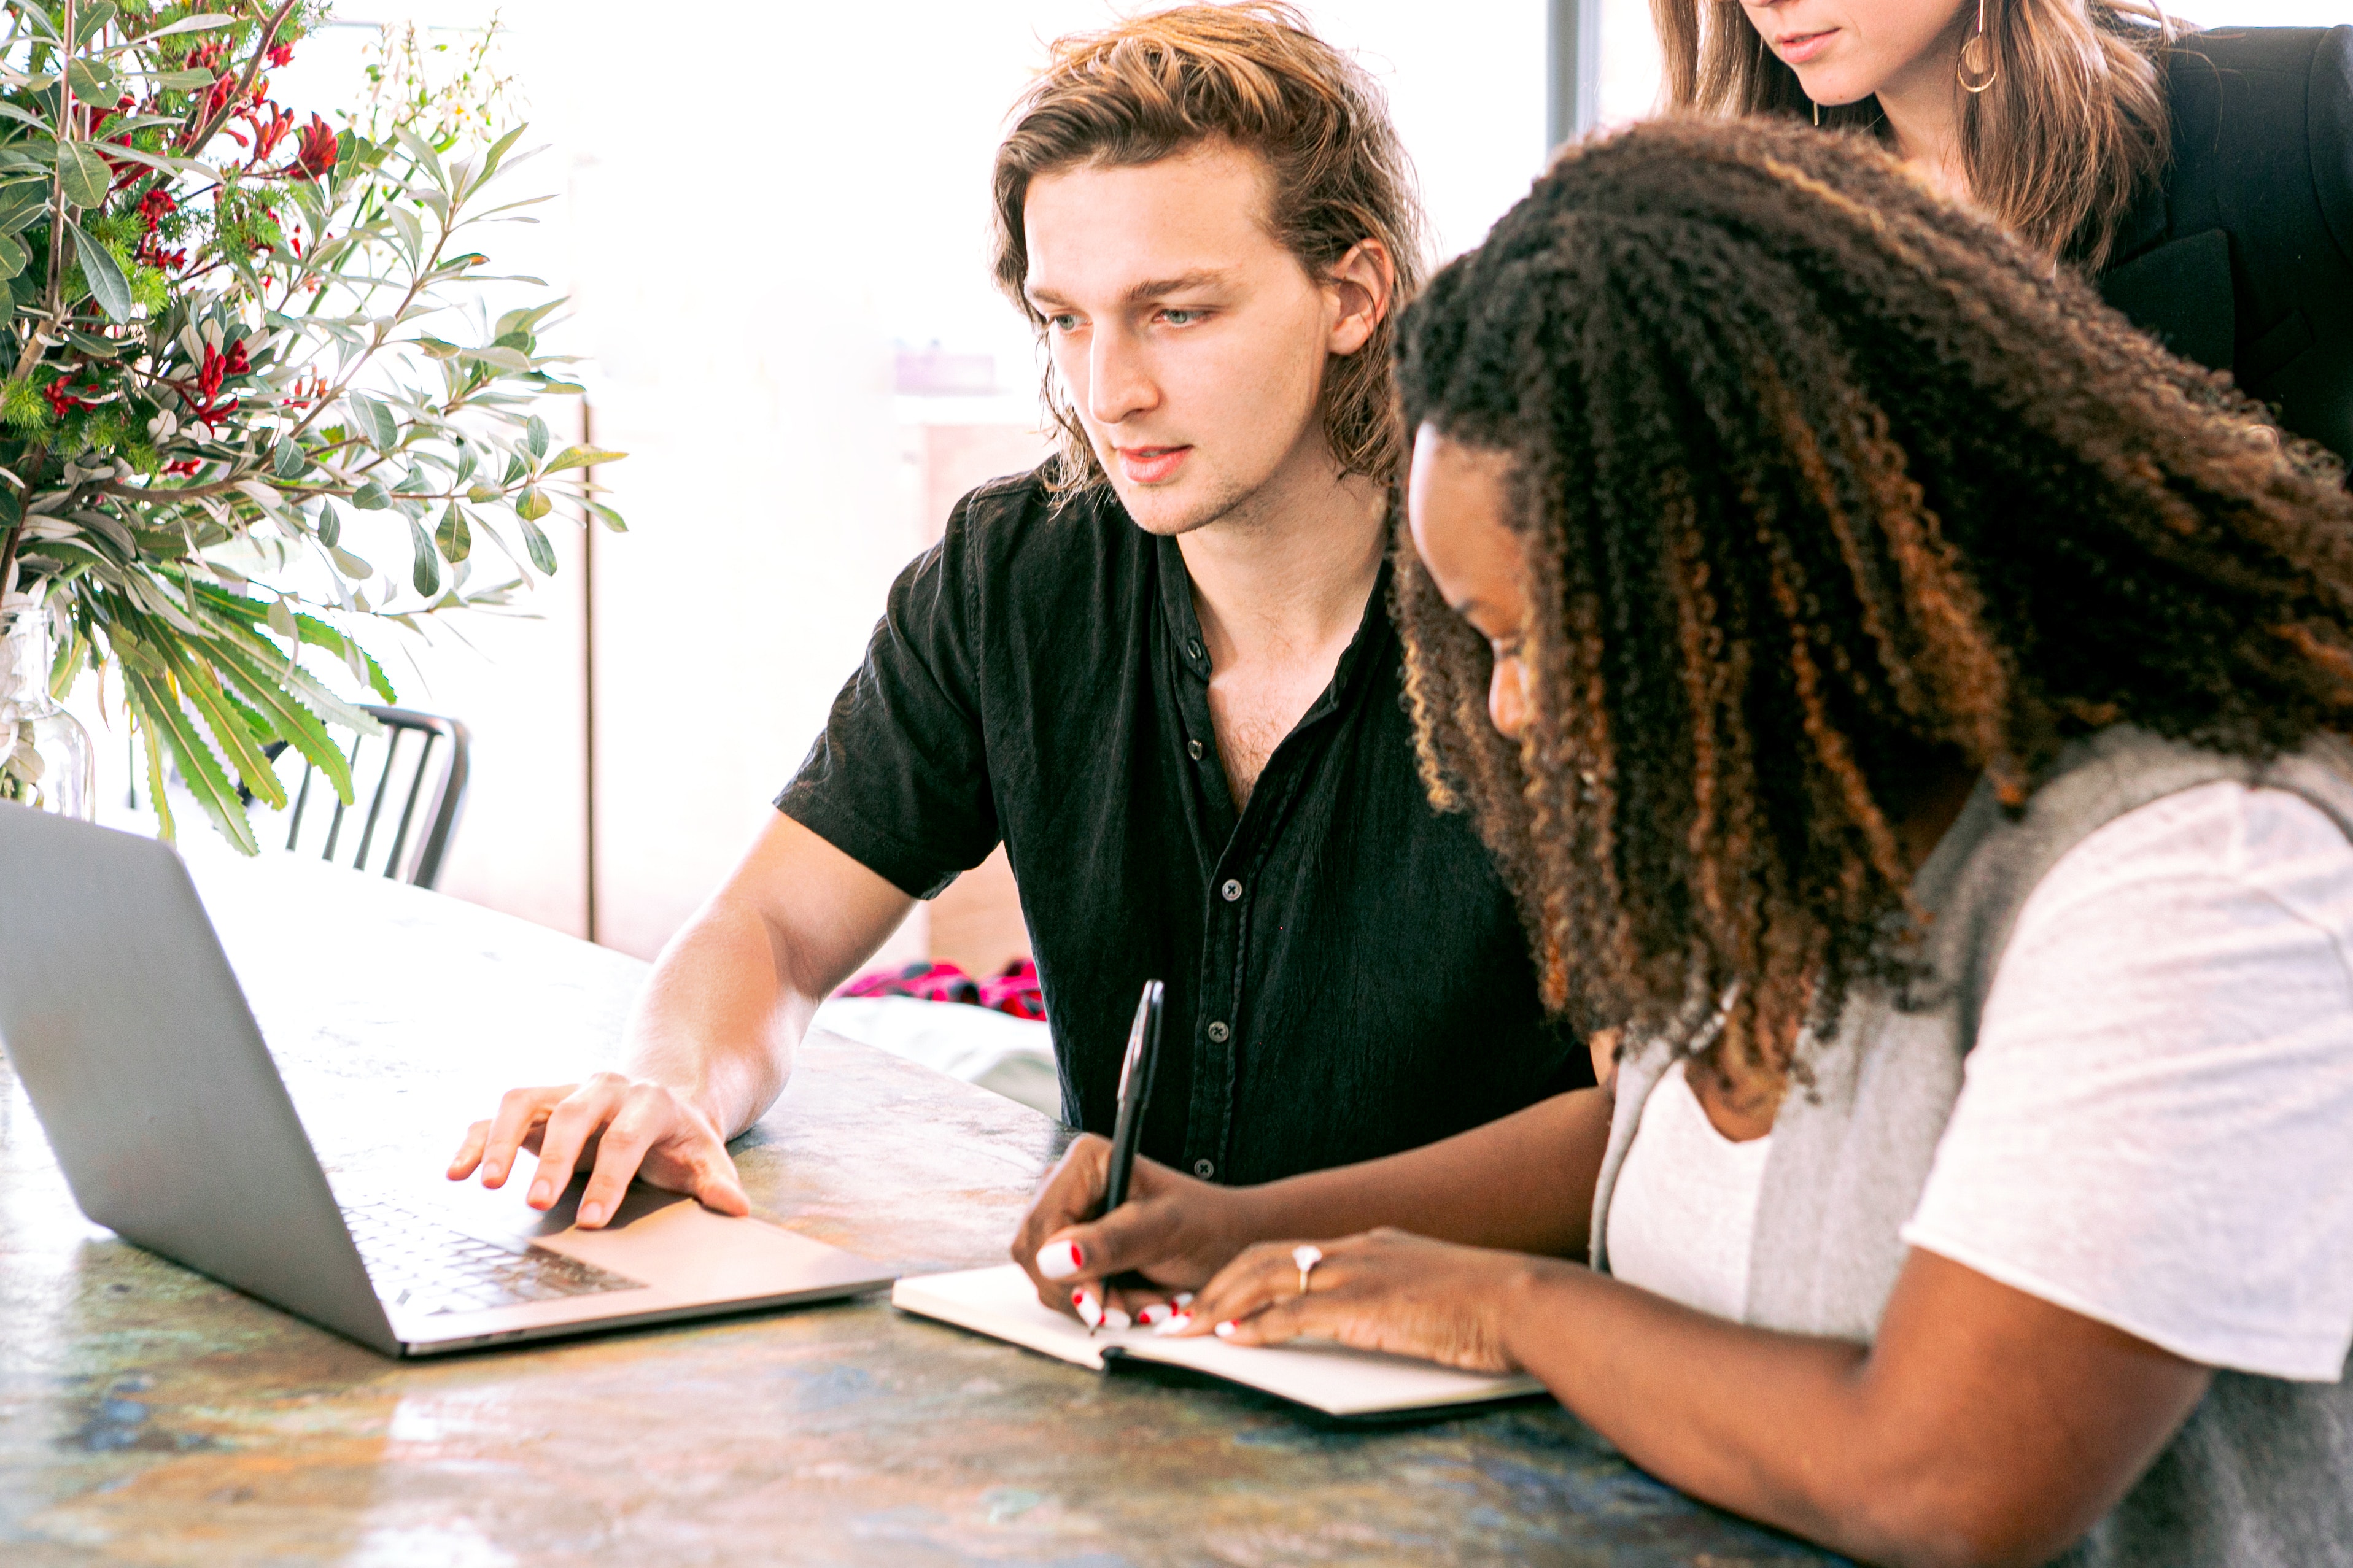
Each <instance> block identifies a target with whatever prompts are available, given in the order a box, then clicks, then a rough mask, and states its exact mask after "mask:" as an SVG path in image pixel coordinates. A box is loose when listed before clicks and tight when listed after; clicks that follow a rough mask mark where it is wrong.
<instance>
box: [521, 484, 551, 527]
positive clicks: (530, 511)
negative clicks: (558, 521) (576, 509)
mask: <svg viewBox="0 0 2353 1568" xmlns="http://www.w3.org/2000/svg"><path fill="white" fill-rule="evenodd" d="M514 510H515V515H516V516H517V517H519V518H521V519H522V520H523V521H525V522H536V521H539V520H540V519H541V518H543V517H545V516H546V515H547V514H548V513H549V512H551V511H553V510H555V503H554V502H553V501H551V500H548V499H547V497H546V496H545V495H543V494H542V493H541V492H540V489H539V487H538V486H537V485H526V486H524V487H523V492H522V494H521V495H519V496H517V497H515V500H514Z"/></svg>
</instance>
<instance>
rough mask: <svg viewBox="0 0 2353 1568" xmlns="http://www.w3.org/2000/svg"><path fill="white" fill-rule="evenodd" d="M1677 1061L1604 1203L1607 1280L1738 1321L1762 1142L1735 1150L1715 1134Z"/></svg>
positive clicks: (1654, 1093) (1765, 1140) (1648, 1107)
mask: <svg viewBox="0 0 2353 1568" xmlns="http://www.w3.org/2000/svg"><path fill="white" fill-rule="evenodd" d="M1685 1066H1686V1064H1685V1063H1683V1062H1677V1063H1675V1065H1674V1066H1672V1067H1671V1068H1668V1069H1667V1070H1666V1073H1665V1074H1664V1076H1662V1078H1661V1079H1659V1084H1658V1087H1657V1088H1656V1089H1652V1090H1651V1098H1650V1099H1649V1100H1647V1101H1645V1102H1644V1104H1643V1106H1642V1125H1641V1128H1640V1129H1639V1130H1637V1131H1636V1132H1635V1134H1634V1142H1633V1144H1632V1146H1631V1147H1630V1148H1629V1149H1628V1150H1627V1151H1626V1163H1624V1164H1623V1165H1622V1166H1620V1168H1619V1172H1618V1186H1617V1190H1616V1191H1615V1192H1614V1193H1613V1194H1611V1196H1610V1199H1609V1237H1608V1238H1607V1240H1608V1243H1609V1272H1610V1273H1612V1274H1614V1275H1616V1276H1617V1277H1618V1278H1619V1279H1623V1280H1624V1281H1626V1283H1628V1284H1629V1285H1640V1286H1641V1288H1642V1289H1645V1290H1651V1291H1655V1292H1656V1293H1657V1294H1659V1295H1662V1296H1664V1297H1666V1298H1667V1299H1668V1300H1672V1301H1681V1302H1682V1303H1683V1305H1684V1306H1686V1307H1696V1308H1698V1309H1699V1310H1701V1311H1703V1312H1713V1313H1714V1314H1715V1316H1717V1317H1719V1318H1730V1319H1732V1320H1733V1321H1740V1320H1741V1319H1742V1318H1744V1317H1746V1315H1747V1311H1748V1247H1749V1243H1750V1242H1751V1241H1753V1240H1754V1239H1755V1238H1756V1235H1757V1193H1758V1192H1759V1191H1760V1190H1761V1189H1762V1188H1763V1186H1764V1184H1765V1158H1766V1156H1767V1155H1768V1154H1770V1153H1771V1152H1773V1138H1772V1134H1770V1133H1767V1134H1766V1135H1765V1136H1764V1137H1762V1138H1752V1139H1750V1140H1748V1142H1745V1143H1736V1142H1733V1141H1732V1140H1731V1139H1729V1138H1726V1137H1725V1135H1724V1134H1723V1133H1721V1132H1718V1131H1716V1130H1715V1123H1714V1122H1712V1121H1709V1120H1708V1119H1707V1112H1706V1111H1705V1110H1703V1109H1702V1108H1701V1106H1700V1103H1699V1097H1698V1096H1697V1095H1695V1094H1694V1093H1693V1092H1692V1087H1691V1081H1690V1080H1689V1079H1686V1078H1685V1077H1684V1076H1683V1068H1684V1067H1685Z"/></svg>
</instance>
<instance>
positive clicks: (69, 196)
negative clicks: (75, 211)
mask: <svg viewBox="0 0 2353 1568" xmlns="http://www.w3.org/2000/svg"><path fill="white" fill-rule="evenodd" d="M113 183H114V181H113V178H112V176H111V175H110V174H107V172H106V160H105V159H103V158H101V157H100V156H99V155H98V154H97V153H93V152H91V151H90V143H89V142H58V187H59V188H60V189H61V190H62V191H63V192H64V193H65V198H66V200H67V201H68V202H69V203H71V204H72V205H75V206H78V207H94V206H100V205H103V204H104V203H105V201H106V192H107V188H108V187H109V186H110V185H111V184H113Z"/></svg>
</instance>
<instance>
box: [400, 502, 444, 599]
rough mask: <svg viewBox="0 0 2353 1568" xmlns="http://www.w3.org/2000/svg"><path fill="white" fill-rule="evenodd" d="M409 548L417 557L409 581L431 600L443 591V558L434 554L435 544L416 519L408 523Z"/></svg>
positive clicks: (411, 565) (410, 567)
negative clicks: (426, 535)
mask: <svg viewBox="0 0 2353 1568" xmlns="http://www.w3.org/2000/svg"><path fill="white" fill-rule="evenodd" d="M408 547H409V550H410V552H411V553H412V554H413V555H414V557H415V559H414V561H413V562H412V563H410V566H409V573H408V580H409V582H410V583H412V584H415V585H416V588H417V592H418V593H419V594H422V595H424V596H425V597H427V598H428V599H429V598H431V597H433V595H436V594H438V593H439V592H440V591H441V558H440V557H439V556H438V555H436V554H435V553H434V552H433V542H432V541H431V540H430V539H427V538H426V537H425V530H424V529H423V528H422V527H421V526H419V524H418V523H417V520H416V519H415V518H411V519H409V521H408Z"/></svg>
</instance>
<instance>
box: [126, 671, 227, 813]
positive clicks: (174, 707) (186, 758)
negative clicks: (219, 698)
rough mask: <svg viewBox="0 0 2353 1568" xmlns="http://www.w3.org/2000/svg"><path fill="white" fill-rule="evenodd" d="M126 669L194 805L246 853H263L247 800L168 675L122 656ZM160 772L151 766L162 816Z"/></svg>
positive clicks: (142, 714) (135, 699)
mask: <svg viewBox="0 0 2353 1568" xmlns="http://www.w3.org/2000/svg"><path fill="white" fill-rule="evenodd" d="M122 673H123V686H124V689H126V690H127V691H128V692H129V694H130V697H131V702H132V707H133V708H134V709H136V710H137V711H138V716H139V719H140V721H142V723H143V724H145V725H147V726H149V727H150V728H151V729H152V730H153V731H156V732H157V733H160V734H161V735H162V737H163V740H164V744H165V745H167V746H168V747H169V748H170V749H171V752H172V760H173V761H174V762H175V763H178V764H179V767H180V777H181V779H182V781H183V782H185V784H187V786H188V793H189V794H190V795H195V797H196V804H197V805H200V806H202V807H204V811H205V815H206V816H209V817H211V818H212V819H213V826H216V827H217V828H219V829H220V833H221V837H224V838H226V839H227V840H228V841H229V842H230V843H231V844H234V845H236V846H237V848H238V849H239V850H241V851H242V852H244V853H245V854H248V855H259V854H260V853H261V842H260V840H259V839H258V838H256V837H254V836H253V823H252V822H251V820H250V819H248V817H247V816H246V815H245V806H244V805H243V803H241V802H240V801H238V799H237V791H236V790H235V789H234V788H233V787H231V786H230V784H229V782H228V775H227V773H224V772H223V771H222V769H221V763H220V759H219V758H218V757H216V756H215V755H214V754H213V749H212V747H210V746H209V745H207V744H206V742H205V738H204V736H203V734H202V733H201V732H200V731H198V730H197V729H196V726H195V722H194V721H191V720H190V719H189V718H188V715H187V713H186V711H185V710H183V709H182V708H181V706H180V704H179V701H178V700H177V699H176V698H174V696H173V695H172V692H171V689H170V686H169V684H168V680H169V678H168V677H165V676H163V675H160V674H158V673H154V672H151V671H150V670H147V669H143V668H140V667H139V666H138V665H136V664H133V663H132V662H131V661H129V660H126V661H124V669H123V672H122ZM160 771H161V770H159V769H152V768H151V770H150V777H149V784H150V787H151V788H154V795H155V803H156V805H157V807H158V808H159V815H161V810H160V808H161V807H162V805H163V803H164V792H163V790H162V789H161V788H155V787H154V786H156V785H160V784H161V783H162V782H163V781H162V780H161V778H159V777H156V776H155V775H156V774H157V773H160ZM167 820H168V819H167Z"/></svg>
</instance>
